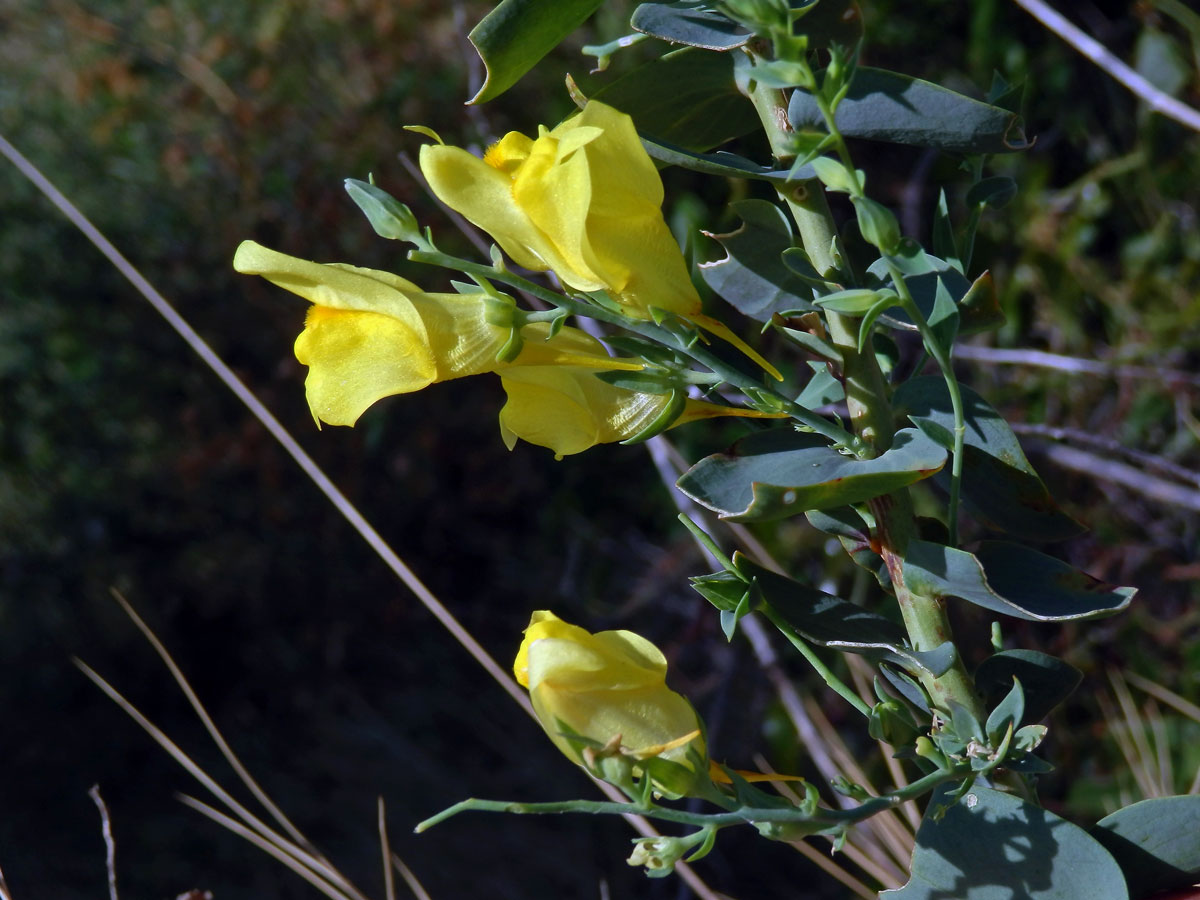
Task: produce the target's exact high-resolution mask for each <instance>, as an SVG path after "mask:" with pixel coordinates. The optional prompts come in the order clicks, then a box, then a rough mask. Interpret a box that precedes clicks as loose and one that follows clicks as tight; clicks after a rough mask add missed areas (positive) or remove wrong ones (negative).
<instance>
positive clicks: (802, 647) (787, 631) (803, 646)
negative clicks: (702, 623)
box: [760, 605, 871, 716]
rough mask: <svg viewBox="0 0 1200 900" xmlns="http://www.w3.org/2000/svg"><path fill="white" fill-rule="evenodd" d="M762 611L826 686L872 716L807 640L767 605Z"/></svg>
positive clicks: (859, 698) (861, 700)
mask: <svg viewBox="0 0 1200 900" xmlns="http://www.w3.org/2000/svg"><path fill="white" fill-rule="evenodd" d="M760 611H761V612H762V614H763V615H764V616H766V617H767V618H768V619H769V620H770V621H771V624H772V625H774V626H775V627H776V628H778V629H779V631H780V632H781V633H782V634H783V636H784V637H785V638H787V639H788V642H789V643H790V644H791V645H792V646H793V647H795V648H796V649H797V650H799V651H800V655H801V656H803V657H804V658H805V659H806V660H808V664H809V665H811V666H812V667H813V668H814V669H815V670H816V672H817V674H818V675H820V676H821V679H822V680H823V681H824V682H825V684H827V685H828V686H829V687H830V688H831V689H832V690H833V691H835V692H836V693H837V694H838V695H840V696H841V698H842V699H843V700H845V701H846V702H847V703H849V704H850V705H851V706H853V707H854V708H855V709H857V710H858V711H859V712H860V713H862V714H863V715H864V716H870V715H871V707H870V706H869V705H867V703H866V702H865V701H864V700H863V698H862V697H860V696H858V694H856V693H854V691H852V690H851V689H850V687H849V686H848V685H847V684H846V683H845V682H844V681H842V679H840V678H838V677H837V675H835V674H834V673H833V670H832V669H830V668H829V666H827V665H825V662H824V660H822V659H821V657H819V656H817V654H816V653H815V652H814V651H813V649H812V647H810V646H808V644H807V643H806V642H805V640H804V639H803V638H802V637H800V636H799V635H797V634H796V632H795V631H794V630H793V629H792V627H791V626H790V625H788V623H787V622H786V621H785V620H784V619H783V617H782V616H780V615H779V614H778V613H777V612H775V610H773V609H771V607H770V606H766V605H764V606H763V607H761V609H760Z"/></svg>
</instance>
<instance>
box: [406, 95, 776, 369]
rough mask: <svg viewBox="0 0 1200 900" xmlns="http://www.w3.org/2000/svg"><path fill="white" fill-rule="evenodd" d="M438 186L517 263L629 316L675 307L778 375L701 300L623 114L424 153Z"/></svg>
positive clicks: (604, 110)
mask: <svg viewBox="0 0 1200 900" xmlns="http://www.w3.org/2000/svg"><path fill="white" fill-rule="evenodd" d="M421 171H422V172H424V173H425V177H426V178H427V179H428V180H429V184H430V186H431V187H432V188H433V192H434V193H435V194H437V196H438V197H439V198H440V199H441V200H442V201H443V202H445V203H446V204H447V205H448V206H450V207H451V208H452V209H455V210H457V211H458V212H460V213H462V214H463V215H464V216H466V217H467V218H468V219H470V220H471V221H472V222H474V223H475V224H476V225H478V226H479V227H480V228H482V229H483V230H484V231H486V232H487V233H488V234H490V235H491V236H492V237H494V238H495V239H496V240H497V242H499V244H500V246H501V247H502V248H503V249H504V251H505V252H506V253H507V254H508V255H509V256H511V257H512V258H513V259H514V260H516V262H517V263H519V264H520V265H522V266H524V267H526V268H529V269H534V270H537V271H545V270H546V269H550V270H553V272H554V273H555V274H556V275H557V276H558V277H559V278H560V279H561V280H562V282H563V283H564V284H566V285H568V286H569V287H572V288H575V289H576V290H577V291H584V292H587V291H601V290H603V291H608V293H609V295H610V296H611V297H612V298H613V299H614V300H616V301H617V302H618V303H619V304H621V306H622V307H624V310H625V312H626V313H627V314H628V315H630V316H634V317H637V318H643V319H646V318H650V317H651V312H650V311H651V309H652V308H658V309H662V310H666V311H668V312H672V313H676V314H678V315H680V316H683V317H684V318H686V319H688V320H690V321H692V322H694V323H695V324H697V325H699V326H700V327H702V328H704V329H706V330H708V331H711V332H712V333H713V334H716V335H718V336H719V337H721V338H723V339H725V340H727V341H729V342H731V343H733V344H734V345H735V346H737V347H738V348H739V349H740V350H742V352H744V353H746V354H747V355H749V356H750V357H751V358H752V359H754V360H755V362H757V363H758V364H759V365H761V366H763V368H764V369H765V370H766V371H768V372H770V373H771V374H772V375H773V376H774V377H776V378H778V377H780V376H779V373H778V372H777V371H776V370H775V369H774V367H772V366H771V365H770V364H769V363H767V362H766V361H765V360H763V359H762V357H761V356H759V355H758V354H757V353H755V352H754V351H753V350H751V349H750V348H749V347H748V346H747V345H746V344H745V343H744V342H743V341H742V340H741V339H740V338H738V337H737V336H736V335H734V334H733V332H731V331H730V330H729V329H728V328H727V327H726V326H725V325H724V324H723V323H721V322H718V321H717V320H715V319H712V318H709V317H708V316H705V315H704V314H703V313H702V312H701V303H700V295H699V294H697V293H696V289H695V287H694V286H693V285H692V281H691V278H690V277H689V275H688V270H687V264H686V263H685V262H684V259H683V254H682V253H681V252H680V250H679V245H678V244H676V243H675V238H674V237H673V236H672V234H671V231H670V229H669V228H667V224H666V222H665V221H664V220H663V216H662V209H661V207H662V201H663V186H662V180H661V179H660V178H659V176H658V171H657V170H656V169H655V168H654V163H653V162H652V161H651V159H650V156H649V155H648V154H647V153H646V150H645V148H644V147H643V146H642V143H641V141H640V140H639V139H638V136H637V130H636V129H635V128H634V127H633V121H632V120H631V119H630V118H629V116H627V115H625V114H624V113H622V112H619V111H617V110H615V109H613V108H612V107H611V106H606V105H605V104H603V103H599V102H596V101H593V102H591V103H588V105H587V106H586V107H584V109H583V112H581V113H580V114H579V115H577V116H574V117H573V118H570V119H567V120H566V121H565V122H563V123H562V124H560V125H558V126H557V127H555V128H554V129H552V130H547V129H546V128H545V127H542V128H540V129H539V132H538V136H537V138H536V139H531V138H528V137H526V136H525V135H523V134H520V133H518V132H510V133H509V134H507V135H505V137H504V138H502V139H501V140H500V141H499V142H498V143H497V144H495V145H494V146H493V147H491V149H489V150H488V151H487V153H486V155H485V156H484V158H483V159H479V158H478V157H476V156H472V155H471V154H470V153H468V152H467V151H465V150H463V149H461V148H459V147H449V146H446V145H443V144H432V145H426V146H424V147H422V148H421Z"/></svg>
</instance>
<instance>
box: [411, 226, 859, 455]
mask: <svg viewBox="0 0 1200 900" xmlns="http://www.w3.org/2000/svg"><path fill="white" fill-rule="evenodd" d="M408 258H409V259H410V260H412V261H413V262H419V263H425V264H426V265H432V266H440V267H442V268H446V269H455V270H457V271H459V272H463V273H465V274H466V275H469V276H471V277H472V278H476V277H478V278H487V279H491V280H492V281H498V282H500V283H502V284H507V285H508V286H509V287H513V288H516V289H517V290H520V291H524V292H525V293H527V294H529V295H531V296H534V297H537V298H538V299H540V300H544V301H545V302H547V303H550V304H553V305H554V306H556V307H558V308H559V309H562V310H566V311H567V312H568V313H570V314H572V315H576V316H583V317H586V318H592V319H596V320H598V321H601V322H607V323H608V324H610V325H615V326H617V327H618V328H623V329H625V330H626V331H631V332H633V333H634V334H639V335H641V336H642V337H645V338H649V339H650V340H652V341H654V342H656V343H659V344H662V345H664V346H667V347H670V348H671V349H673V350H678V351H679V352H681V353H684V354H686V355H687V356H690V357H691V358H692V359H693V360H695V361H696V362H698V363H700V365H702V366H704V367H705V368H707V369H709V370H711V371H712V372H715V373H716V374H717V375H720V376H721V380H722V381H725V382H726V383H728V384H731V385H733V386H734V387H735V388H738V389H739V390H741V391H743V392H745V393H746V394H747V396H751V397H753V395H756V394H766V395H770V397H771V398H772V400H773V402H774V403H775V404H776V405H777V406H778V408H779V410H780V411H781V412H785V413H787V414H788V415H789V416H791V417H792V418H793V419H795V420H796V421H797V422H800V423H801V424H802V425H804V426H805V427H806V428H809V429H811V430H812V431H814V432H816V433H817V434H819V435H822V436H823V437H826V438H828V439H829V440H830V441H832V442H833V443H834V444H835V445H838V446H848V447H851V448H858V446H859V443H860V442H859V440H858V439H857V438H856V437H855V435H853V434H851V433H850V432H849V431H846V430H845V429H844V428H840V427H839V426H837V425H835V424H834V423H833V422H830V421H829V420H828V419H826V418H823V417H822V416H819V415H817V414H816V413H814V412H813V411H812V410H810V409H806V408H805V407H803V406H801V405H800V404H798V403H796V402H795V401H794V400H793V399H792V398H790V397H788V396H785V395H783V394H780V393H779V392H778V391H776V390H775V389H774V388H771V387H769V386H765V385H764V384H762V383H761V382H760V381H758V380H756V379H754V378H751V377H750V376H748V375H745V374H744V373H742V372H741V371H739V370H738V369H736V368H734V367H733V366H731V365H729V364H728V363H726V362H725V361H723V360H722V359H721V358H720V357H718V356H716V355H715V354H713V353H709V352H708V351H707V350H705V349H703V344H702V343H701V342H699V341H689V340H688V339H687V338H686V337H685V336H683V335H680V334H679V333H678V332H676V331H672V330H671V329H670V328H666V327H664V326H662V325H656V324H655V323H654V322H653V321H650V320H648V319H634V318H631V317H629V316H626V315H623V314H622V313H620V312H617V311H613V310H610V309H606V308H605V307H602V306H599V305H597V304H593V303H587V302H584V301H583V300H577V299H575V298H574V297H565V296H563V295H562V294H558V293H555V292H554V291H551V290H549V289H547V288H544V287H542V286H541V285H539V284H536V283H535V282H532V281H529V280H528V279H526V278H522V277H520V276H519V275H515V274H514V273H512V272H509V271H507V270H505V269H497V268H494V267H492V266H485V265H482V264H480V263H475V262H471V261H470V260H466V259H459V258H458V257H455V256H449V255H447V254H445V253H440V252H437V251H433V252H430V251H425V250H411V251H409V254H408Z"/></svg>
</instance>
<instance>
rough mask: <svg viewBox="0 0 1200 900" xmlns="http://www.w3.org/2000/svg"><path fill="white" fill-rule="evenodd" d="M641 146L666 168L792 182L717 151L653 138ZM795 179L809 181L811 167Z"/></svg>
mask: <svg viewBox="0 0 1200 900" xmlns="http://www.w3.org/2000/svg"><path fill="white" fill-rule="evenodd" d="M641 138H642V146H643V147H645V148H646V152H647V153H649V154H650V158H651V159H654V160H656V161H658V162H660V163H662V164H663V165H665V166H679V167H680V168H681V169H691V170H692V171H693V172H703V173H705V174H706V175H723V176H725V177H726V178H749V179H751V180H754V181H773V182H777V183H780V184H782V183H783V182H785V181H788V180H789V179H791V178H792V170H791V169H772V168H771V167H770V166H760V165H759V164H758V163H756V162H754V161H753V160H749V159H746V157H744V156H738V155H737V154H736V153H728V152H726V151H724V150H718V151H717V152H716V153H695V152H693V151H691V150H686V149H684V148H683V147H679V146H676V145H675V144H672V143H669V142H667V141H663V140H660V139H658V138H654V137H647V136H646V135H644V134H643V135H641ZM795 177H796V178H799V179H805V178H811V177H812V169H811V167H810V166H801V168H800V169H799V170H798V171H797V172H796V175H795Z"/></svg>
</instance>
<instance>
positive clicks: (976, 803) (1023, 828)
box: [879, 787, 1129, 900]
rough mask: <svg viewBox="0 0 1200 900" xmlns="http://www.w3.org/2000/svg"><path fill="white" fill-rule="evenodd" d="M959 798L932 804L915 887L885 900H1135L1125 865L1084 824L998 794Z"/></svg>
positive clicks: (937, 797)
mask: <svg viewBox="0 0 1200 900" xmlns="http://www.w3.org/2000/svg"><path fill="white" fill-rule="evenodd" d="M951 792H952V788H949V787H947V788H941V789H939V791H938V792H936V793H935V794H934V796H933V798H932V799H931V800H930V804H929V809H928V810H927V811H926V813H925V818H924V819H923V820H922V822H921V827H920V829H919V830H918V831H917V846H916V849H914V850H913V858H912V875H911V877H910V879H909V882H908V884H906V885H905V886H904V887H902V888H898V889H896V890H892V891H884V892H883V893H882V894H880V895H879V896H880V898H881V900H951V898H952V900H1016V898H1020V900H1129V893H1128V891H1126V890H1125V881H1124V879H1122V878H1121V870H1120V868H1118V866H1117V863H1116V862H1115V861H1114V860H1113V858H1112V856H1110V855H1109V853H1108V851H1107V850H1105V849H1104V847H1103V846H1101V845H1100V843H1099V842H1098V841H1097V840H1096V839H1095V838H1093V837H1092V836H1091V835H1089V834H1088V833H1087V832H1086V831H1084V830H1083V829H1082V828H1080V827H1079V826H1078V825H1073V824H1071V823H1070V822H1067V821H1065V820H1064V819H1060V818H1059V817H1058V816H1056V815H1054V814H1053V813H1050V812H1047V811H1046V810H1044V809H1042V808H1041V807H1040V806H1035V805H1034V804H1032V803H1026V802H1025V801H1023V800H1021V799H1019V798H1017V797H1014V796H1013V795H1012V794H1003V793H1001V792H1000V791H995V790H992V789H990V788H983V787H973V788H972V789H971V790H969V791H967V792H966V793H965V794H964V795H963V797H962V799H960V800H959V801H958V802H956V803H953V802H952V801H951V800H950V794H951ZM947 804H951V805H950V806H949V808H948V809H946V805H947ZM942 810H945V813H944V815H942V816H940V817H939V816H938V813H939V812H941V811H942Z"/></svg>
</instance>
